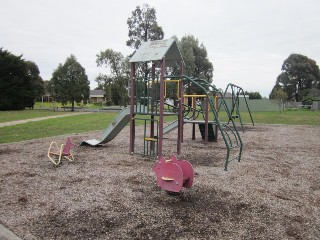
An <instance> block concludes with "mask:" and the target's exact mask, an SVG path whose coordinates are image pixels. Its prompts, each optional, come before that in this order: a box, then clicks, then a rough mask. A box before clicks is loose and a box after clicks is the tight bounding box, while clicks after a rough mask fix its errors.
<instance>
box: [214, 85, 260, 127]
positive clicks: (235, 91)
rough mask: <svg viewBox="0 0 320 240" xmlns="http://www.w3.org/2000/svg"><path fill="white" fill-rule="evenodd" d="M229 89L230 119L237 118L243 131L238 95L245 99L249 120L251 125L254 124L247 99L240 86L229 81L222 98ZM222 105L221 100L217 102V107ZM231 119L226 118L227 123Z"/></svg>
mask: <svg viewBox="0 0 320 240" xmlns="http://www.w3.org/2000/svg"><path fill="white" fill-rule="evenodd" d="M230 91H231V107H230V108H231V110H230V115H231V118H232V119H239V122H240V125H241V130H242V132H244V128H243V123H242V119H241V114H240V111H239V105H240V101H239V100H240V96H243V99H244V100H245V103H246V107H247V110H248V113H249V116H250V120H251V123H252V125H253V126H254V122H253V119H252V115H251V112H250V108H249V105H248V101H247V98H246V95H245V93H244V91H243V89H242V87H239V86H237V85H235V84H232V83H229V84H228V85H227V87H226V90H225V91H224V94H223V96H224V98H225V97H226V95H227V94H228V93H230ZM221 106H222V102H220V104H219V109H218V110H220V108H221ZM230 121H231V119H229V120H228V123H230Z"/></svg>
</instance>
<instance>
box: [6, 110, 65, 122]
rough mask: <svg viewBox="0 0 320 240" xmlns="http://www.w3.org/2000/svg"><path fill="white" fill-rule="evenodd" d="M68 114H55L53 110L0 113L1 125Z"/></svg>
mask: <svg viewBox="0 0 320 240" xmlns="http://www.w3.org/2000/svg"><path fill="white" fill-rule="evenodd" d="M66 113H70V112H54V111H53V110H21V111H0V123H3V122H11V121H16V120H24V119H31V118H38V117H47V116H56V115H63V114H66Z"/></svg>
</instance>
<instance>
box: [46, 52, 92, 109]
mask: <svg viewBox="0 0 320 240" xmlns="http://www.w3.org/2000/svg"><path fill="white" fill-rule="evenodd" d="M50 81H51V82H52V87H53V91H54V96H55V98H56V100H57V101H58V102H61V103H62V104H64V105H65V104H67V102H68V101H69V102H70V103H71V111H74V103H75V102H76V103H80V102H81V101H85V102H86V101H87V100H88V99H89V92H90V87H89V85H90V82H89V80H88V76H87V75H86V71H85V69H84V68H83V67H82V66H81V64H80V63H78V62H77V59H76V57H75V56H74V55H71V56H70V57H68V58H67V60H66V61H65V63H64V64H63V65H62V64H61V63H60V64H59V66H58V68H57V69H56V70H55V71H54V72H53V74H52V78H51V80H50Z"/></svg>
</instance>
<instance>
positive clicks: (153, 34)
mask: <svg viewBox="0 0 320 240" xmlns="http://www.w3.org/2000/svg"><path fill="white" fill-rule="evenodd" d="M127 24H128V28H129V34H128V36H129V40H128V41H127V46H129V47H132V48H134V49H138V48H139V47H140V45H141V43H142V42H147V41H149V40H151V41H154V40H161V39H163V37H164V33H163V31H162V27H160V26H159V25H158V23H157V17H156V10H155V9H154V8H151V7H150V6H149V5H148V4H143V7H142V8H141V7H140V6H137V7H136V9H135V10H134V11H132V16H131V17H130V18H128V20H127Z"/></svg>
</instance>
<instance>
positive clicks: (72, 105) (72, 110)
mask: <svg viewBox="0 0 320 240" xmlns="http://www.w3.org/2000/svg"><path fill="white" fill-rule="evenodd" d="M71 112H74V100H72V101H71Z"/></svg>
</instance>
